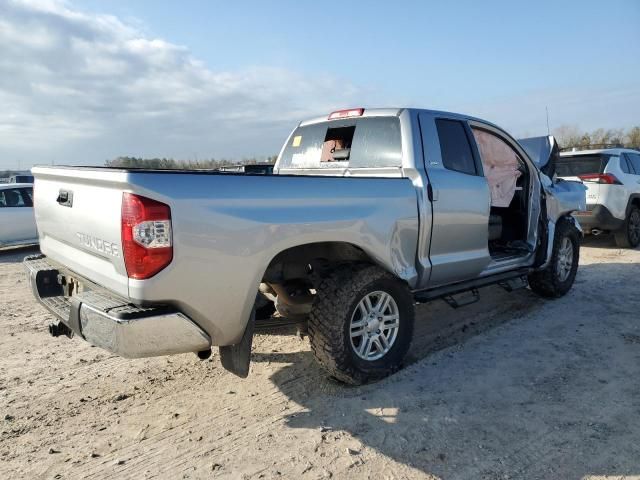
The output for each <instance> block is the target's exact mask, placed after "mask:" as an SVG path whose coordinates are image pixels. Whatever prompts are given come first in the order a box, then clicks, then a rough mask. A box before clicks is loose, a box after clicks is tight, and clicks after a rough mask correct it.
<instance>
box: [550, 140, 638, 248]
mask: <svg viewBox="0 0 640 480" xmlns="http://www.w3.org/2000/svg"><path fill="white" fill-rule="evenodd" d="M556 175H557V176H558V177H561V178H565V179H567V180H581V181H582V182H583V183H584V184H585V185H586V186H587V211H585V212H577V213H576V214H575V215H576V217H577V218H578V220H579V221H580V225H581V226H582V227H583V229H584V231H585V232H586V233H592V234H595V235H598V234H600V233H604V232H611V233H613V234H614V235H615V239H616V243H617V244H618V246H619V247H630V248H635V247H637V246H638V245H640V152H639V151H637V150H631V149H627V148H606V149H601V150H583V151H572V152H563V153H561V154H560V159H559V160H558V163H557V165H556Z"/></svg>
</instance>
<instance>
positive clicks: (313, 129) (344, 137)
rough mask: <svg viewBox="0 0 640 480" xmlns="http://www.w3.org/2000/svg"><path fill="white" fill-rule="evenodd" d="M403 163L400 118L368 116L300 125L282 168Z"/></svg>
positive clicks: (282, 158)
mask: <svg viewBox="0 0 640 480" xmlns="http://www.w3.org/2000/svg"><path fill="white" fill-rule="evenodd" d="M400 166H402V142H401V137H400V120H399V119H398V118H397V117H365V118H358V119H348V120H333V121H327V122H322V123H316V124H313V125H307V126H303V127H298V128H297V129H296V130H295V132H294V133H293V135H292V136H291V139H290V140H289V143H288V144H287V146H286V147H285V149H284V151H283V153H282V157H281V158H280V163H279V167H280V168H336V167H338V168H340V167H342V168H347V167H348V168H375V167H400Z"/></svg>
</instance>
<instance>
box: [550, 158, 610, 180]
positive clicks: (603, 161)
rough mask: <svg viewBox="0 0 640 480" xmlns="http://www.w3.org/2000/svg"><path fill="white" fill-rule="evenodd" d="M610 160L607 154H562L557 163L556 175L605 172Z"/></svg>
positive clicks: (566, 175) (570, 175)
mask: <svg viewBox="0 0 640 480" xmlns="http://www.w3.org/2000/svg"><path fill="white" fill-rule="evenodd" d="M608 161H609V156H607V155H575V156H562V157H560V158H559V159H558V161H557V163H556V175H558V176H559V177H577V176H578V175H586V174H589V173H603V172H604V168H605V166H606V165H607V162H608Z"/></svg>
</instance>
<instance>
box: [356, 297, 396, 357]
mask: <svg viewBox="0 0 640 480" xmlns="http://www.w3.org/2000/svg"><path fill="white" fill-rule="evenodd" d="M399 327H400V313H399V311H398V305H397V304H396V302H395V300H394V299H393V297H392V296H391V295H389V294H388V293H386V292H382V291H376V292H371V293H368V294H367V295H365V297H364V298H363V299H362V300H360V302H358V305H357V306H356V309H355V311H354V312H353V315H351V323H350V328H349V331H350V335H351V348H353V351H354V352H355V353H356V355H358V357H360V358H362V359H363V360H369V361H372V360H378V359H380V358H382V357H384V356H385V355H386V354H387V353H388V352H389V350H391V347H393V344H394V342H395V341H396V338H397V336H398V329H399Z"/></svg>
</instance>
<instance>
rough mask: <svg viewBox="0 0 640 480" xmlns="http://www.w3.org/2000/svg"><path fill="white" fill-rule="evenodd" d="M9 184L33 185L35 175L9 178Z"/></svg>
mask: <svg viewBox="0 0 640 480" xmlns="http://www.w3.org/2000/svg"><path fill="white" fill-rule="evenodd" d="M9 183H31V184H32V183H33V175H13V176H11V177H9Z"/></svg>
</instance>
